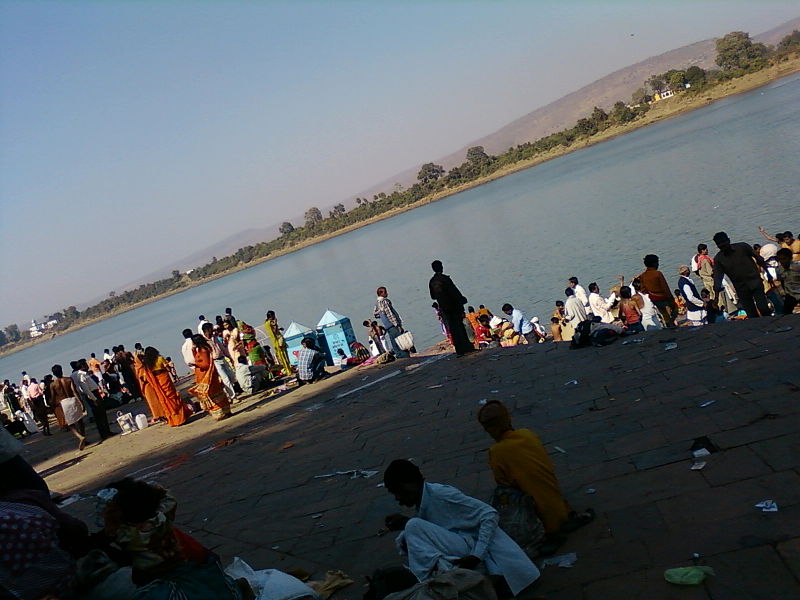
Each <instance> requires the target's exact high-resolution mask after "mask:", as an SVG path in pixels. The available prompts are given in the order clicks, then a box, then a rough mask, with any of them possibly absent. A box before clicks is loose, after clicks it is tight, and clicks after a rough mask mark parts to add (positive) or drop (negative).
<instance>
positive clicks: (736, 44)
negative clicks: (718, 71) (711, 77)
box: [714, 31, 769, 71]
mask: <svg viewBox="0 0 800 600" xmlns="http://www.w3.org/2000/svg"><path fill="white" fill-rule="evenodd" d="M716 47H717V58H716V60H715V61H714V62H716V64H717V65H719V66H720V67H722V69H723V70H725V71H730V70H732V69H744V70H757V69H761V68H762V67H764V66H765V65H766V59H767V55H768V54H769V50H768V49H767V47H766V46H765V45H764V44H761V43H757V44H754V43H753V41H752V40H751V39H750V34H749V33H747V32H744V31H732V32H731V33H729V34H727V35H725V36H723V37H721V38H720V39H718V40H717V43H716Z"/></svg>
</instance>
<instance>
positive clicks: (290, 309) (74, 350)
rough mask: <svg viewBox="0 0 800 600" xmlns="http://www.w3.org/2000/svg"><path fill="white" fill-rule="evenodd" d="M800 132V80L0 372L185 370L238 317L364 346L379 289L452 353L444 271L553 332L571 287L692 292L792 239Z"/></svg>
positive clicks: (10, 363) (78, 335)
mask: <svg viewBox="0 0 800 600" xmlns="http://www.w3.org/2000/svg"><path fill="white" fill-rule="evenodd" d="M799 130H800V76H793V77H790V78H786V79H784V80H781V81H780V82H776V83H774V84H772V85H770V86H767V87H765V88H762V89H760V90H755V91H753V92H750V93H747V94H744V95H741V96H737V97H733V98H728V99H726V100H723V101H721V102H718V103H716V104H713V105H711V106H708V107H706V108H703V109H700V110H697V111H694V112H692V113H689V114H686V115H683V116H681V117H677V118H674V119H670V120H668V121H665V122H662V123H658V124H655V125H652V126H650V127H647V128H644V129H641V130H639V131H635V132H633V133H631V134H628V135H625V136H622V137H619V138H617V139H614V140H611V141H609V142H606V143H603V144H599V145H597V146H593V147H591V148H587V149H585V150H581V151H578V152H574V153H572V154H570V155H568V156H565V157H562V158H559V159H556V160H552V161H550V162H547V163H544V164H542V165H539V166H538V167H535V168H533V169H528V170H526V171H522V172H520V173H517V174H515V175H511V176H509V177H506V178H503V179H500V180H498V181H495V182H492V183H489V184H487V185H484V186H481V187H478V188H475V189H473V190H469V191H467V192H463V193H461V194H458V195H456V196H451V197H450V198H447V199H445V200H442V201H439V202H436V203H434V204H430V205H427V206H424V207H421V208H418V209H415V210H413V211H411V212H408V213H405V214H402V215H399V216H397V217H394V218H392V219H388V220H386V221H381V222H379V223H376V224H374V225H371V226H369V227H365V228H363V229H360V230H358V231H354V232H352V233H349V234H347V235H344V236H341V237H338V238H334V239H332V240H329V241H327V242H325V243H322V244H318V245H315V246H311V247H309V248H305V249H304V250H301V251H299V252H296V253H293V254H290V255H287V256H284V257H281V258H278V259H275V260H272V261H269V262H266V263H263V264H261V265H258V266H255V267H253V268H250V269H247V270H245V271H241V272H239V273H236V274H234V275H231V276H228V277H225V278H223V279H219V280H216V281H213V282H211V283H208V284H205V285H203V286H200V287H197V288H194V289H192V290H188V291H186V292H182V293H180V294H177V295H175V296H172V297H169V298H166V299H164V300H160V301H158V302H154V303H152V304H149V305H147V306H144V307H142V308H139V309H136V310H134V311H130V312H128V313H125V314H122V315H120V316H117V317H114V318H113V319H109V320H107V321H104V322H102V323H98V324H96V325H92V326H91V327H86V328H84V329H81V330H79V331H76V332H74V333H71V334H68V335H65V336H61V337H58V338H56V339H54V340H52V341H49V342H46V343H42V344H39V345H37V346H35V347H33V348H30V349H28V350H25V351H22V352H18V353H16V354H13V355H11V356H9V357H6V358H3V359H0V375H2V377H3V378H5V377H9V378H12V379H18V378H19V373H20V371H22V370H23V369H25V370H28V371H29V372H31V373H32V374H33V375H34V376H40V375H43V374H44V373H46V372H47V371H48V370H49V367H50V366H51V365H52V364H53V363H54V362H60V363H62V364H67V363H68V362H69V361H70V360H72V359H73V358H75V357H78V356H88V355H89V353H90V352H96V353H98V354H99V353H101V352H102V351H103V348H107V347H111V346H112V345H116V344H119V343H124V344H125V345H126V346H128V347H132V346H133V344H134V342H142V343H143V344H145V345H154V346H156V347H157V348H159V349H160V350H161V351H162V353H164V354H165V355H172V356H173V358H175V360H176V363H178V364H179V366H180V365H181V361H180V351H179V348H180V345H181V343H182V338H181V335H180V332H181V330H182V329H183V328H185V327H192V328H194V327H195V325H196V323H197V316H198V315H200V314H204V315H206V316H207V317H209V318H210V319H211V318H213V316H214V315H217V314H222V313H223V310H224V309H225V307H227V306H230V307H233V309H234V314H235V315H236V316H237V317H239V318H243V319H244V320H246V321H248V322H249V323H251V324H253V325H260V324H261V323H262V322H263V319H264V313H265V312H266V310H268V309H272V310H275V311H276V312H277V314H278V318H279V321H280V323H281V324H282V325H283V326H284V327H285V326H287V325H288V324H289V322H290V321H291V320H295V321H298V322H300V323H302V324H304V325H309V326H312V327H313V326H315V325H316V323H317V321H318V320H319V318H320V317H321V316H322V314H323V313H324V312H325V309H327V308H331V309H333V310H335V311H337V312H339V313H342V314H345V315H348V316H350V317H351V319H352V320H353V324H354V327H355V329H356V333H357V335H358V336H359V338H360V339H361V340H362V341H364V340H365V336H364V335H363V333H362V327H361V325H360V323H361V321H363V320H364V319H365V318H370V317H371V315H372V307H373V303H374V299H375V289H376V288H377V287H378V286H379V285H385V286H386V287H388V289H389V296H390V298H391V299H392V301H393V302H394V304H395V307H396V308H397V309H398V311H399V312H400V314H401V315H402V317H403V319H404V323H405V325H406V326H407V327H408V328H409V329H411V330H412V331H413V333H414V335H415V338H416V342H417V346H418V347H420V348H423V347H426V346H428V345H430V344H432V343H433V342H436V341H438V340H439V339H441V335H440V333H439V329H438V325H437V323H436V321H435V317H434V315H433V311H432V310H431V308H430V303H431V300H430V298H429V295H428V290H427V282H428V279H429V277H430V275H431V270H430V262H431V261H432V260H433V259H435V258H439V259H441V260H442V261H443V262H444V265H445V272H446V273H448V274H450V275H451V276H452V277H453V279H454V281H455V282H456V284H457V285H458V286H459V287H460V288H461V290H462V292H463V293H464V294H465V295H466V296H467V298H468V299H469V301H470V303H471V304H474V305H475V306H476V307H477V305H478V304H485V305H486V306H487V307H489V308H490V309H491V310H492V311H493V312H499V307H500V306H501V305H502V304H503V303H504V302H510V303H511V304H513V305H515V306H518V307H520V308H522V310H523V311H524V312H525V313H526V314H527V315H528V316H529V317H532V316H534V315H538V316H539V317H540V318H541V319H542V321H543V322H544V323H546V322H547V319H546V317H548V316H549V314H550V312H551V310H552V306H553V302H554V301H555V300H557V299H562V297H563V288H564V287H565V281H566V279H567V278H568V277H569V276H572V275H575V276H577V277H578V278H579V279H580V280H581V282H582V283H583V284H584V285H585V284H588V283H590V282H591V281H597V282H598V283H599V285H600V287H601V290H602V291H606V290H607V289H608V287H609V286H610V285H612V284H613V283H614V282H615V280H616V276H617V275H618V274H620V273H622V274H624V275H626V276H627V277H629V276H631V275H634V274H636V273H638V272H639V271H641V270H642V263H641V258H642V257H643V256H644V255H645V254H648V253H655V254H658V255H659V256H660V257H661V259H662V268H663V270H664V272H665V274H666V275H667V278H668V279H669V280H671V279H675V280H677V274H676V272H675V270H676V268H677V266H678V265H680V264H682V263H686V262H687V261H688V260H689V257H690V256H691V254H692V253H693V251H694V249H695V247H696V245H697V244H698V243H699V242H705V243H708V244H711V236H712V235H713V234H714V232H716V231H718V230H722V229H724V230H726V231H728V232H729V233H730V234H731V237H732V238H734V239H743V240H748V241H756V240H757V239H758V237H759V235H758V232H757V230H756V227H757V226H758V225H764V226H766V227H767V229H768V230H769V231H772V230H776V231H777V230H778V229H781V230H784V229H787V228H788V229H791V226H792V224H794V225H796V222H795V223H792V221H796V215H797V212H796V207H797V165H796V161H797V156H798V155H800V137H799V136H798V135H797V132H798V131H799ZM712 247H713V245H712Z"/></svg>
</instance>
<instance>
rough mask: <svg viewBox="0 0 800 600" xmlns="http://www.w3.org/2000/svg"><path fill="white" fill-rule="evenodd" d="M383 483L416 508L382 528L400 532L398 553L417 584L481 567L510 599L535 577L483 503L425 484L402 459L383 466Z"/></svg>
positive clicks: (534, 570) (493, 512) (393, 517)
mask: <svg viewBox="0 0 800 600" xmlns="http://www.w3.org/2000/svg"><path fill="white" fill-rule="evenodd" d="M384 484H385V485H386V489H387V490H389V492H390V493H391V494H393V495H394V496H395V498H396V499H397V501H398V502H399V503H400V504H402V505H404V506H416V507H417V515H416V516H415V517H413V518H411V519H407V520H406V519H405V517H403V516H402V515H390V516H389V517H387V518H386V524H387V526H388V527H389V529H392V530H395V531H399V530H402V533H401V534H400V535H399V536H398V537H397V540H396V541H397V545H398V548H399V549H400V550H401V552H402V553H403V554H404V555H406V556H407V557H408V567H409V569H410V570H411V572H412V573H414V575H415V576H416V577H417V579H419V580H420V581H424V580H426V579H429V578H430V577H432V576H433V575H435V574H436V573H437V572H441V571H447V570H450V569H454V568H466V569H475V568H476V567H478V566H479V565H482V566H483V567H484V570H485V572H487V573H489V574H490V575H502V576H503V577H504V578H505V580H506V582H507V583H508V587H509V588H510V589H511V591H512V593H513V594H514V595H515V596H516V595H517V594H519V593H520V592H521V591H522V590H524V589H525V588H526V587H528V586H529V585H531V584H532V583H533V582H534V581H536V580H537V579H538V578H539V569H537V568H536V565H534V564H533V562H531V560H530V558H528V556H527V555H526V554H525V552H523V550H522V549H521V548H520V547H519V546H518V545H517V544H516V542H514V540H512V539H511V538H510V537H509V536H508V534H506V532H505V531H503V530H502V529H500V528H499V527H498V516H497V511H496V510H495V509H494V508H492V507H491V506H489V505H488V504H486V503H484V502H481V501H480V500H477V499H476V498H472V497H470V496H467V495H466V494H464V493H462V492H461V491H459V490H458V489H456V488H454V487H451V486H449V485H442V484H438V483H425V481H424V479H423V477H422V473H420V471H419V469H418V468H417V467H416V465H414V464H413V463H411V462H409V461H407V460H395V461H393V462H392V464H391V465H389V467H388V468H387V469H386V473H385V474H384Z"/></svg>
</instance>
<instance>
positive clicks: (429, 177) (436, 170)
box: [417, 162, 444, 185]
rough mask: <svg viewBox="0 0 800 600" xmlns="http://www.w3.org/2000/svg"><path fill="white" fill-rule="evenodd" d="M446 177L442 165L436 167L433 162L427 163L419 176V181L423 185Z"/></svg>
mask: <svg viewBox="0 0 800 600" xmlns="http://www.w3.org/2000/svg"><path fill="white" fill-rule="evenodd" d="M442 175H444V167H443V166H442V165H435V164H433V163H432V162H429V163H425V164H424V165H422V167H421V168H420V170H419V173H418V174H417V179H418V180H419V182H420V183H421V184H423V185H425V184H426V183H431V182H434V181H436V180H437V179H439V177H441V176H442Z"/></svg>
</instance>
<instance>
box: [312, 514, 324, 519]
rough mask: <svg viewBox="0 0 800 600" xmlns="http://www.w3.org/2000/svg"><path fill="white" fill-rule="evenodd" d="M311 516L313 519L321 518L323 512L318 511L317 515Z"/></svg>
mask: <svg viewBox="0 0 800 600" xmlns="http://www.w3.org/2000/svg"><path fill="white" fill-rule="evenodd" d="M311 518H312V519H321V518H322V513H317V514H315V515H311Z"/></svg>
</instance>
